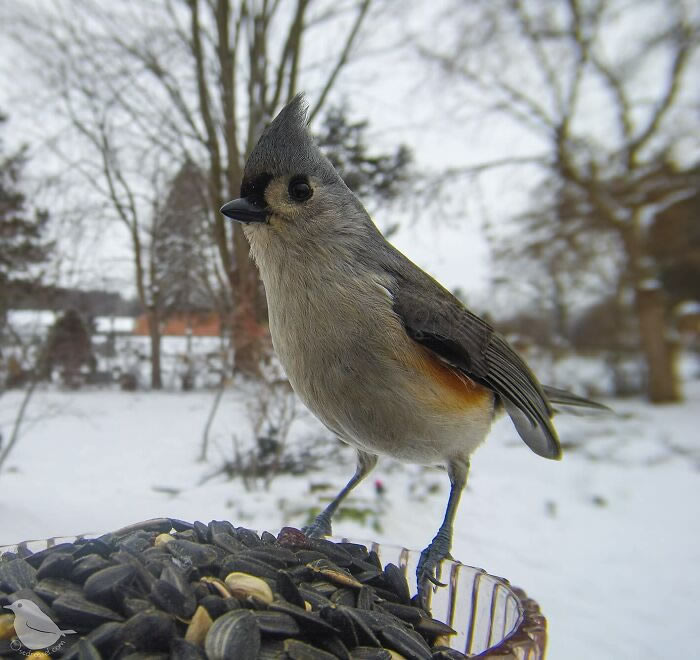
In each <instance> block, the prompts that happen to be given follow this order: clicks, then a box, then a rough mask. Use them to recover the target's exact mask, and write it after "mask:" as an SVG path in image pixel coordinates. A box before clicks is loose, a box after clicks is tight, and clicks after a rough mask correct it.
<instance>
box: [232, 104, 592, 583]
mask: <svg viewBox="0 0 700 660" xmlns="http://www.w3.org/2000/svg"><path fill="white" fill-rule="evenodd" d="M221 212H222V213H223V214H224V215H226V216H228V217H230V218H233V219H234V220H237V221H239V222H242V223H243V228H244V232H245V235H246V237H247V238H248V241H249V243H250V250H251V254H252V256H253V258H254V259H255V262H256V263H257V265H258V268H259V269H260V274H261V276H262V280H263V283H264V285H265V291H266V294H267V302H268V308H269V320H270V333H271V335H272V342H273V345H274V347H275V350H276V352H277V354H278V355H279V358H280V360H281V362H282V365H283V366H284V368H285V369H286V372H287V376H288V378H289V381H290V382H291V384H292V387H293V388H294V390H295V391H296V393H297V394H298V395H299V397H300V398H301V399H302V401H304V403H305V404H306V405H307V406H308V407H309V408H310V409H311V410H312V411H313V412H314V413H315V415H316V416H317V417H318V418H319V419H320V420H321V421H322V422H323V423H324V424H325V425H326V426H327V427H328V428H329V429H330V430H331V431H333V432H334V433H335V434H337V435H338V436H339V437H340V438H341V439H342V440H344V441H345V442H347V443H348V444H350V445H352V446H354V447H355V448H356V449H357V454H358V462H357V470H356V472H355V474H354V476H353V477H352V479H350V481H349V482H348V484H347V485H346V486H345V488H343V490H342V491H341V492H340V493H339V494H338V496H337V497H336V498H335V499H334V500H333V501H332V502H331V503H330V504H329V505H328V507H327V508H326V509H325V510H324V511H323V512H322V513H321V514H319V516H318V517H317V518H316V520H315V521H314V523H313V524H312V525H311V526H310V527H309V528H308V529H307V530H306V531H307V533H309V534H313V535H326V534H330V533H331V516H332V515H333V513H334V512H335V510H336V509H337V508H338V505H339V504H340V502H341V501H342V500H343V498H344V497H345V496H346V495H347V494H348V493H349V492H350V491H351V490H352V489H353V488H354V487H355V486H356V485H357V484H358V483H359V482H360V481H361V480H362V479H363V478H364V477H365V476H366V475H367V474H368V473H369V471H370V470H371V469H372V468H373V467H374V466H375V465H376V462H377V456H378V455H379V454H385V455H389V456H393V457H394V458H398V459H401V460H404V461H408V462H411V463H419V464H424V465H441V466H445V467H446V468H447V471H448V474H449V477H450V482H451V491H450V497H449V501H448V504H447V510H446V512H445V517H444V520H443V523H442V525H441V526H440V529H439V531H438V533H437V535H436V536H435V538H434V539H433V541H432V542H431V543H430V545H429V546H428V547H427V548H426V549H425V550H424V551H423V552H422V554H421V558H420V562H419V565H418V572H417V573H418V574H417V579H418V587H419V594H420V595H421V596H425V594H426V588H427V586H428V584H427V581H431V582H434V583H435V584H438V582H437V579H436V572H437V570H438V567H439V563H440V561H442V559H444V558H445V557H447V556H449V551H450V546H451V542H452V525H453V521H454V517H455V513H456V510H457V505H458V502H459V498H460V495H461V492H462V490H463V488H464V486H465V483H466V480H467V472H468V469H469V457H470V455H471V453H472V452H473V451H474V450H475V449H476V448H477V447H478V446H479V445H480V444H481V443H482V442H483V441H484V439H485V438H486V435H487V434H488V431H489V428H490V427H491V422H492V421H493V418H494V415H496V414H497V413H498V412H500V411H502V410H503V409H505V411H506V412H507V413H508V414H509V415H510V417H511V419H512V420H513V423H514V424H515V428H516V429H517V431H518V433H519V434H520V436H521V437H522V439H523V440H524V441H525V443H526V444H527V445H528V446H529V447H530V449H532V450H533V451H534V452H535V453H537V454H539V455H540V456H544V457H545V458H553V459H558V458H560V456H561V448H560V446H559V441H558V439H557V434H556V431H555V430H554V427H553V426H552V423H551V421H550V419H551V417H552V413H553V409H552V406H551V403H550V402H553V403H566V404H570V405H591V406H597V404H594V403H593V402H589V401H587V400H585V399H580V398H579V397H576V396H574V395H572V394H569V393H568V392H564V391H562V390H556V389H554V388H546V387H545V388H543V387H542V386H541V385H540V384H539V382H538V381H537V379H536V378H535V376H534V375H533V374H532V372H531V371H530V369H529V368H528V366H527V365H526V364H525V362H524V361H523V360H522V359H521V358H520V356H519V355H518V354H517V353H516V352H515V351H514V350H513V349H512V348H511V347H510V346H509V345H508V343H507V342H506V341H505V340H504V339H503V338H502V337H501V336H500V335H499V334H498V333H496V332H495V331H494V330H493V329H492V328H491V327H490V326H489V325H488V324H487V323H486V322H485V321H483V320H482V319H480V318H479V317H478V316H475V315H474V314H472V313H471V312H470V311H469V310H468V309H466V307H465V306H464V305H463V304H462V303H461V302H460V301H459V300H457V299H456V298H455V297H454V296H453V295H452V294H451V293H450V292H449V291H447V290H446V289H444V288H443V287H442V286H441V285H440V284H438V283H437V282H436V281H435V280H434V279H433V278H431V277H430V276H429V275H428V274H427V273H425V272H424V271H423V270H421V269H420V268H418V266H416V265H415V264H413V263H412V262H411V261H409V260H408V259H407V258H406V257H405V256H404V255H403V254H401V253H400V252H399V251H398V250H397V249H396V248H394V247H393V246H392V245H391V244H390V243H388V242H387V241H386V240H385V239H384V237H383V236H382V235H381V233H380V232H379V230H378V229H377V228H376V227H375V225H374V224H373V222H372V220H371V219H370V217H369V215H368V214H367V212H366V211H365V209H364V207H363V206H362V204H361V202H360V201H359V200H358V199H357V197H355V195H354V194H353V193H352V192H351V191H350V190H349V189H348V188H347V186H346V185H345V184H344V183H343V180H342V179H341V178H340V176H339V175H338V173H337V172H336V171H335V169H334V168H333V166H332V165H331V163H330V162H329V161H328V160H327V159H326V158H325V157H324V156H323V155H322V154H321V152H320V151H319V149H318V148H317V147H316V145H315V144H314V142H313V140H312V138H311V135H310V134H309V132H308V131H307V129H306V107H305V103H304V99H303V97H302V96H301V95H298V96H296V97H295V98H294V99H293V100H292V101H291V102H290V103H289V104H288V105H287V106H286V107H285V108H283V109H282V111H281V112H280V113H279V114H278V115H277V117H276V118H275V119H274V120H273V121H272V123H271V124H270V125H269V126H268V127H267V128H266V129H265V131H264V132H263V134H262V136H261V137H260V140H259V141H258V143H257V145H256V147H255V148H254V149H253V151H252V153H251V154H250V157H249V158H248V161H247V163H246V166H245V172H244V178H243V183H242V185H241V197H240V199H236V200H233V201H231V202H229V203H228V204H225V205H224V206H223V207H222V208H221Z"/></svg>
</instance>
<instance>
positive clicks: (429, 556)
mask: <svg viewBox="0 0 700 660" xmlns="http://www.w3.org/2000/svg"><path fill="white" fill-rule="evenodd" d="M450 545H451V542H450V539H449V537H448V536H446V535H443V534H441V533H440V532H438V534H437V536H436V537H435V538H434V539H433V540H432V542H431V544H430V545H429V546H428V547H427V548H426V549H425V550H423V552H421V555H420V559H419V561H418V568H417V569H416V583H417V584H418V600H419V601H420V603H421V606H422V607H423V608H424V609H425V610H426V611H427V610H428V606H429V603H428V598H427V597H428V592H429V590H430V589H431V585H434V586H435V587H444V586H446V585H445V584H444V583H442V582H440V563H441V562H442V560H443V559H451V558H452V557H451V556H450Z"/></svg>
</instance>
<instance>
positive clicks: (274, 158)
mask: <svg viewBox="0 0 700 660" xmlns="http://www.w3.org/2000/svg"><path fill="white" fill-rule="evenodd" d="M306 113H307V103H306V99H305V98H304V94H303V93H299V94H297V95H296V96H295V97H294V98H293V99H292V100H291V101H290V102H289V103H287V105H285V106H284V108H282V110H280V112H279V113H278V114H277V116H276V117H275V118H274V119H273V120H272V122H270V124H268V126H267V127H266V128H265V130H264V131H263V133H262V135H261V136H260V139H259V140H258V143H257V144H256V145H255V147H254V149H253V151H252V152H251V154H250V156H249V157H248V161H247V162H246V166H245V174H244V178H245V179H248V180H250V179H254V178H255V177H257V176H259V175H261V174H270V175H272V176H273V177H278V176H285V175H290V174H310V175H311V174H312V175H314V176H317V177H319V178H320V179H322V180H324V181H329V182H330V181H334V180H336V179H337V178H338V175H337V173H336V171H335V170H334V169H333V166H332V165H331V163H330V162H329V161H328V159H327V158H326V157H325V156H324V155H323V154H322V153H321V151H320V150H319V148H318V147H317V146H316V144H315V143H314V141H313V138H312V137H311V133H309V130H308V129H307V122H306Z"/></svg>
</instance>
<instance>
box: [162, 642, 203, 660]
mask: <svg viewBox="0 0 700 660" xmlns="http://www.w3.org/2000/svg"><path fill="white" fill-rule="evenodd" d="M170 660H207V656H206V654H205V653H204V649H202V648H200V647H199V646H197V645H196V644H192V643H191V642H188V641H186V640H184V639H181V638H179V637H176V638H175V639H173V641H172V642H171V644H170Z"/></svg>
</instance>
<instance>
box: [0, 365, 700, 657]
mask: <svg viewBox="0 0 700 660" xmlns="http://www.w3.org/2000/svg"><path fill="white" fill-rule="evenodd" d="M691 366H693V365H691ZM691 376H692V369H690V370H689V373H688V382H687V383H686V387H685V392H686V396H687V400H686V402H685V403H683V404H681V405H672V406H657V407H652V406H649V405H647V404H645V403H644V402H643V401H641V400H624V401H607V403H608V404H609V405H611V406H612V407H613V408H614V409H615V415H594V416H563V415H562V416H560V417H558V418H557V427H558V429H559V432H560V436H561V438H562V440H563V441H564V442H565V443H566V445H567V447H568V449H567V450H565V456H564V459H563V460H562V461H561V462H552V461H546V460H543V459H541V458H539V457H537V456H535V455H534V454H533V453H532V452H529V451H528V450H527V448H526V447H525V446H524V445H523V444H522V443H521V442H520V441H519V440H518V439H517V437H516V435H515V432H514V430H513V428H512V425H511V424H510V422H509V421H508V420H505V419H504V420H500V421H499V422H497V423H496V424H495V426H494V429H493V432H492V434H491V436H490V439H489V441H488V442H487V443H486V445H485V446H484V447H482V448H481V449H479V450H478V451H477V453H476V455H475V456H474V459H473V461H472V473H471V476H470V481H469V484H468V488H467V491H466V493H465V495H464V497H463V499H462V503H461V507H460V510H459V513H458V516H457V521H456V525H455V539H454V544H453V555H454V556H455V557H456V558H457V559H459V560H461V561H462V562H464V563H466V564H470V565H475V566H480V567H482V568H484V569H485V570H487V571H488V572H490V573H492V574H495V575H501V576H505V577H507V578H508V579H509V580H510V581H511V582H512V583H513V584H515V585H517V586H520V587H522V588H524V589H525V590H526V591H527V593H528V595H529V596H531V597H532V598H534V599H535V600H537V601H538V602H539V604H540V606H541V608H542V611H543V613H544V614H545V616H546V617H547V619H548V624H549V651H548V656H547V657H548V658H549V659H550V660H576V659H578V658H580V659H586V660H588V659H590V658H596V659H605V658H610V659H615V660H620V659H624V658H630V659H635V660H636V659H638V658H641V657H644V658H647V659H654V658H658V659H662V658H663V659H668V658H690V657H694V656H695V652H694V651H693V649H694V647H695V645H694V643H693V641H692V639H693V637H694V631H695V628H696V627H697V614H696V599H697V593H698V592H699V591H700V572H698V570H697V566H698V561H700V542H699V541H700V526H699V525H698V522H700V472H699V468H700V447H699V446H698V433H697V428H696V427H697V424H698V410H700V407H699V404H700V381H698V380H692V378H691ZM213 396H214V393H213V392H202V391H197V392H190V393H175V392H163V393H152V392H121V391H116V390H87V389H86V390H82V391H78V392H65V391H59V390H57V389H55V388H51V389H46V390H42V391H39V392H37V393H36V394H35V398H34V399H33V400H32V402H31V405H30V408H29V411H28V416H29V419H28V421H27V424H26V427H25V432H24V434H23V436H22V438H21V440H20V443H19V444H18V446H17V447H16V449H15V451H14V452H13V453H12V455H11V456H10V458H9V460H8V463H7V464H6V466H5V469H4V471H3V472H2V474H0V490H1V491H2V498H1V500H0V545H1V544H13V543H16V542H18V541H21V540H26V539H40V538H47V537H52V536H61V535H75V534H79V533H86V532H102V531H107V530H110V529H115V528H117V527H120V526H124V525H127V524H129V523H133V522H136V521H139V520H143V519H146V518H152V517H158V516H172V517H179V518H183V519H186V520H193V519H202V520H205V521H207V520H210V519H216V518H228V519H230V520H232V521H234V522H235V523H236V524H241V525H246V526H249V527H254V528H257V529H260V530H262V529H268V530H271V531H275V530H277V529H279V528H280V527H282V526H283V525H286V524H291V525H296V526H299V525H301V524H303V523H304V522H305V521H306V518H307V516H308V515H309V510H310V508H311V507H314V506H317V505H319V504H323V501H322V500H323V499H324V498H328V497H330V496H331V495H332V494H333V491H335V490H337V489H339V488H340V487H341V486H342V485H344V483H345V481H346V480H347V479H348V478H349V476H350V474H351V473H352V471H353V454H352V451H350V450H349V449H344V448H343V449H339V450H338V452H337V453H333V454H332V456H330V457H329V459H328V460H327V467H326V468H325V469H323V470H318V471H314V472H311V473H308V474H304V475H298V476H292V475H285V476H280V477H277V478H276V479H274V480H273V481H272V483H271V484H270V487H269V489H268V490H265V489H264V488H263V487H262V486H261V487H260V488H258V489H256V490H251V491H247V490H246V489H245V488H244V487H243V484H242V481H241V480H240V479H234V480H227V479H226V478H224V477H223V476H219V477H214V478H209V479H205V478H206V477H210V476H211V475H212V474H213V473H214V472H216V470H217V469H218V468H219V467H220V466H221V464H222V462H223V461H224V460H226V459H230V458H231V455H232V437H233V436H234V435H235V437H236V438H237V439H238V441H239V442H241V443H244V442H245V439H246V438H248V437H250V433H251V432H250V412H249V406H248V403H247V402H248V401H249V397H250V392H249V391H248V390H247V389H246V388H245V387H243V386H240V385H238V386H236V387H235V388H234V389H231V390H230V391H227V392H226V394H225V397H224V400H223V401H222V404H221V408H220V412H219V414H218V416H217V418H216V420H215V423H214V426H213V428H212V446H211V449H210V454H209V461H208V462H206V463H198V462H197V461H196V456H197V455H198V453H199V442H200V437H201V433H202V429H203V426H204V423H205V421H206V417H207V414H208V412H209V406H210V404H211V402H212V399H213ZM20 400H21V392H18V391H12V392H8V393H6V394H5V395H4V396H3V397H2V399H0V425H1V426H0V428H1V429H2V432H3V435H4V437H5V438H7V437H8V436H9V425H10V424H11V422H12V420H13V416H14V414H15V412H16V409H17V407H18V405H19V402H20ZM324 434H325V431H324V430H323V429H322V428H321V427H320V426H319V425H318V424H317V423H316V422H315V421H314V420H313V419H312V418H311V417H310V416H306V415H305V416H304V417H302V418H301V419H300V420H298V421H297V422H296V423H295V425H294V427H293V430H292V433H291V435H292V437H291V438H290V442H291V443H303V442H308V439H309V438H310V437H313V438H318V437H319V436H323V435H324ZM327 447H328V449H329V451H330V450H335V447H336V444H335V442H334V441H333V440H331V439H329V440H328V445H327ZM375 480H380V481H381V482H382V484H383V486H384V494H383V495H379V494H378V492H377V489H376V487H375V486H374V485H373V484H374V482H375ZM447 494H448V483H447V478H446V475H445V474H444V473H442V472H440V471H438V470H429V469H423V468H419V467H417V466H411V465H401V464H399V463H396V462H394V461H392V460H389V459H385V460H383V461H380V463H379V467H378V468H377V470H376V472H375V473H374V474H373V475H372V476H371V477H370V478H369V479H368V480H367V482H366V483H365V484H363V485H362V486H360V487H359V488H358V489H357V491H356V492H355V494H353V495H352V496H351V498H350V499H349V501H348V506H347V507H346V511H347V510H352V511H354V512H355V513H356V514H357V513H358V512H360V513H361V512H363V511H364V512H365V513H366V512H367V511H370V512H373V511H374V512H376V514H374V513H371V514H370V515H368V516H366V517H365V519H364V520H363V519H362V516H361V515H356V516H354V517H348V516H347V515H346V516H342V515H341V516H339V517H338V518H337V520H336V523H335V526H334V532H335V534H337V535H339V536H347V537H350V538H356V539H364V540H367V539H372V540H376V541H379V542H382V543H389V544H394V545H402V546H406V547H409V548H416V549H420V548H422V547H424V546H425V545H426V544H427V543H428V542H429V541H430V540H431V538H432V536H433V535H434V533H435V531H436V530H437V527H438V525H439V523H440V520H441V517H442V514H443V510H444V506H445V503H446V499H447ZM365 510H366V511H365ZM340 513H341V514H342V509H341V512H340Z"/></svg>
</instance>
